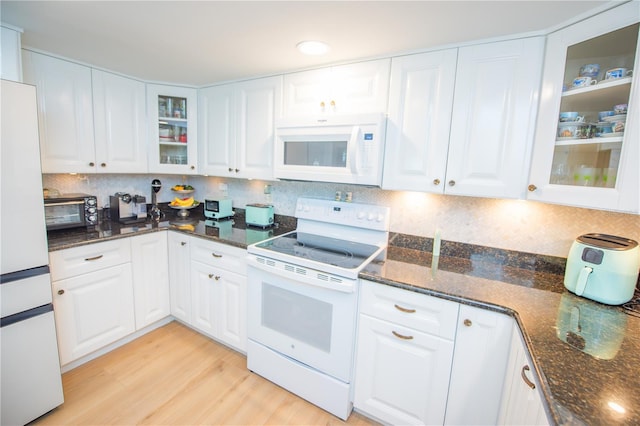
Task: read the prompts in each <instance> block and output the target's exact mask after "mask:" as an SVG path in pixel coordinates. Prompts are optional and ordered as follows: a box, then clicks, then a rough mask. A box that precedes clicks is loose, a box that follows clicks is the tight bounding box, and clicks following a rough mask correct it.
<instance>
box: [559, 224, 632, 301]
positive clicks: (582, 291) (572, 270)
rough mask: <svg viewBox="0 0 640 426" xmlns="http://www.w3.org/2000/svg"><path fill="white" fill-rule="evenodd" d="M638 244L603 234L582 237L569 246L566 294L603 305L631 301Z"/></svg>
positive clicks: (565, 282) (565, 277) (565, 275)
mask: <svg viewBox="0 0 640 426" xmlns="http://www.w3.org/2000/svg"><path fill="white" fill-rule="evenodd" d="M639 269H640V254H639V249H638V243H637V242H636V241H634V240H630V239H628V238H623V237H617V236H614V235H606V234H585V235H581V236H579V237H578V238H576V240H575V241H574V242H573V244H572V245H571V249H570V250H569V256H568V257H567V266H566V268H565V274H564V286H565V287H566V288H567V290H569V291H570V292H572V293H574V294H576V295H578V296H582V297H586V298H587V299H591V300H595V301H596V302H600V303H605V304H607V305H621V304H623V303H626V302H628V301H629V300H631V299H632V298H633V294H634V291H635V289H636V285H637V283H638V270H639Z"/></svg>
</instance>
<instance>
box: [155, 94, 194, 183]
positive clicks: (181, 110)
mask: <svg viewBox="0 0 640 426" xmlns="http://www.w3.org/2000/svg"><path fill="white" fill-rule="evenodd" d="M147 108H148V110H149V120H150V128H149V155H150V158H149V170H150V171H151V172H159V173H183V174H195V173H196V172H197V162H196V161H197V136H196V117H197V91H196V90H195V89H189V88H183V87H175V86H162V85H152V84H150V85H147Z"/></svg>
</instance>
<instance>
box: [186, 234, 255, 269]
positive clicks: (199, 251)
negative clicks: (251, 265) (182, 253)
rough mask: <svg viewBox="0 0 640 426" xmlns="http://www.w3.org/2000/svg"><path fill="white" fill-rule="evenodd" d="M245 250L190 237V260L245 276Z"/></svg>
mask: <svg viewBox="0 0 640 426" xmlns="http://www.w3.org/2000/svg"><path fill="white" fill-rule="evenodd" d="M246 257H247V252H246V250H243V249H240V248H237V247H233V246H228V245H226V244H221V243H216V242H213V241H207V240H203V239H202V238H195V237H191V260H196V261H198V262H202V263H204V264H205V265H211V266H216V267H218V268H222V269H226V270H228V271H231V272H235V273H238V274H241V275H247V261H246Z"/></svg>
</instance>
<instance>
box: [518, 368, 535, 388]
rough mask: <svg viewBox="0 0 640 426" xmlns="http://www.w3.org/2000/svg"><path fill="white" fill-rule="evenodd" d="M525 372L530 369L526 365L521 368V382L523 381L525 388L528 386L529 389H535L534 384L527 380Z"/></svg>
mask: <svg viewBox="0 0 640 426" xmlns="http://www.w3.org/2000/svg"><path fill="white" fill-rule="evenodd" d="M527 371H531V369H530V368H529V366H528V365H524V366H523V367H522V371H520V376H521V377H522V380H524V382H525V383H526V384H527V386H529V387H530V388H531V389H535V388H536V384H535V383H533V382H532V381H531V380H529V378H528V377H527V374H526V372H527Z"/></svg>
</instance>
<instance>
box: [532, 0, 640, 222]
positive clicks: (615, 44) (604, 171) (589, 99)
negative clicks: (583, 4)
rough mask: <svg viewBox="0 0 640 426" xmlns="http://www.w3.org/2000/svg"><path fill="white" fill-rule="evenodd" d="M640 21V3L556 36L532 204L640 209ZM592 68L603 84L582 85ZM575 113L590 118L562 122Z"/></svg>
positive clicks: (549, 56)
mask: <svg viewBox="0 0 640 426" xmlns="http://www.w3.org/2000/svg"><path fill="white" fill-rule="evenodd" d="M639 20H640V14H639V13H638V4H637V3H636V2H630V3H626V4H623V5H621V6H618V7H616V8H614V9H610V10H608V11H606V12H603V13H601V14H599V15H596V16H594V17H592V18H589V19H586V20H584V21H581V22H579V23H577V24H575V25H572V26H570V27H567V28H564V29H562V30H560V31H557V32H555V33H553V34H551V35H550V36H549V37H548V41H547V51H546V57H545V61H544V64H545V65H544V75H543V86H542V96H541V101H540V112H539V115H538V124H537V127H536V136H535V146H534V151H533V156H532V163H531V175H530V179H529V185H528V189H529V193H528V198H529V199H530V200H539V201H545V202H551V203H558V204H566V205H571V206H579V207H587V208H598V209H606V210H616V211H624V212H638V211H639V210H640V208H639V198H640V194H639V192H638V182H640V172H639V171H638V170H639V169H638V158H640V130H639V128H640V114H638V96H640V93H639V89H638V87H639V86H640V84H638V83H640V81H639V80H640V77H638V73H635V74H633V76H631V72H629V70H631V69H636V70H637V69H638V65H639V60H638V54H637V49H638V47H637V46H638V28H639V27H640V25H639V24H638V21H639ZM595 64H597V66H598V67H594V66H593V65H595ZM586 65H591V66H590V67H585V66H586ZM588 68H592V69H593V70H592V71H593V74H592V75H591V77H592V78H593V79H594V80H596V81H597V83H593V82H592V83H591V84H590V85H588V86H585V87H574V85H573V83H574V79H576V78H578V77H581V74H585V75H583V76H582V77H589V76H588V75H586V73H587V72H588V71H589V69H588ZM595 68H599V70H597V69H595ZM614 70H616V71H617V72H618V73H619V74H620V77H619V78H613V77H615V76H616V74H615V72H614ZM608 71H611V72H609V75H607V72H608ZM607 76H609V78H607ZM616 106H617V107H616ZM623 106H624V107H626V113H624V112H623V110H624V109H625V108H624V107H623ZM616 110H617V111H616ZM568 112H573V113H575V114H574V115H577V116H578V117H582V118H583V119H582V121H581V122H578V123H576V122H572V121H565V120H566V119H565V117H563V118H562V120H563V122H562V123H560V122H559V121H560V114H562V113H568ZM607 114H609V117H606V118H605V116H606V115H607ZM601 116H602V118H601Z"/></svg>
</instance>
